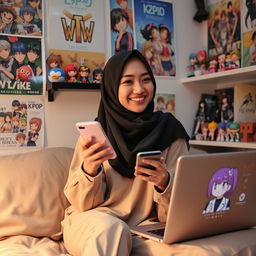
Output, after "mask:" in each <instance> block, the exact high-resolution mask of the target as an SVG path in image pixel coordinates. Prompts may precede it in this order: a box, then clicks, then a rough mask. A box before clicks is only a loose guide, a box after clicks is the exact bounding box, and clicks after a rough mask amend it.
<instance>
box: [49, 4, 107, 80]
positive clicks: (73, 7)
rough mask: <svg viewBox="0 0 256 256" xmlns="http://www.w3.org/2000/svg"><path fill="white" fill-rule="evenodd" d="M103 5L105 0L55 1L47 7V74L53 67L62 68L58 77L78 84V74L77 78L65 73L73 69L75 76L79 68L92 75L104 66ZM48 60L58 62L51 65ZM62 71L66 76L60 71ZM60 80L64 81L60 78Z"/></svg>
mask: <svg viewBox="0 0 256 256" xmlns="http://www.w3.org/2000/svg"><path fill="white" fill-rule="evenodd" d="M104 6H105V1H104V0H86V1H73V0H54V1H51V2H50V3H49V6H47V13H51V15H50V16H49V19H48V20H47V23H48V24H47V28H48V31H49V37H48V38H47V39H49V40H48V49H49V54H48V56H47V61H46V63H47V68H48V74H51V73H52V72H51V71H54V70H52V69H53V68H57V69H62V72H61V73H62V75H61V76H65V75H67V77H66V78H67V80H66V81H68V82H70V81H72V82H77V81H78V76H77V75H76V77H69V75H68V73H69V72H68V70H70V69H71V68H73V67H74V71H75V73H76V74H78V73H79V70H81V69H82V70H88V71H89V73H90V75H91V76H92V73H93V71H94V70H95V69H100V68H102V67H103V66H104V63H105V22H104V21H105V19H104V18H103V17H104V15H105V13H104V11H105V9H104ZM53 24H54V25H53ZM49 57H50V59H58V61H54V62H52V61H51V60H50V59H49ZM52 64H54V65H52ZM55 64H56V65H55ZM71 64H72V67H71ZM65 70H66V71H67V72H65V73H66V74H65V73H64V72H63V71H65ZM48 78H49V75H48ZM60 79H65V78H64V77H60ZM50 81H51V80H50ZM56 82H59V81H56ZM89 82H92V81H91V80H90V81H89Z"/></svg>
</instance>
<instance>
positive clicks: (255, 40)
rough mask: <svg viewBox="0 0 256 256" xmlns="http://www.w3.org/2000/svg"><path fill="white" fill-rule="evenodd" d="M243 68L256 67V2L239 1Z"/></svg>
mask: <svg viewBox="0 0 256 256" xmlns="http://www.w3.org/2000/svg"><path fill="white" fill-rule="evenodd" d="M241 30H242V39H243V44H242V45H243V51H242V53H243V55H242V65H243V67H247V66H253V65H256V1H255V0H241Z"/></svg>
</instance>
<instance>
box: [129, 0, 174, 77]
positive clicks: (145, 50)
mask: <svg viewBox="0 0 256 256" xmlns="http://www.w3.org/2000/svg"><path fill="white" fill-rule="evenodd" d="M134 18H135V34H136V48H137V49H138V50H139V51H141V53H142V54H143V55H144V56H145V57H146V58H147V60H148V63H149V64H150V66H151V68H152V71H153V73H154V75H156V76H175V75H176V64H175V38H174V36H175V35H174V24H173V23H174V21H173V20H174V19H173V4H172V3H171V2H162V1H156V0H136V1H134Z"/></svg>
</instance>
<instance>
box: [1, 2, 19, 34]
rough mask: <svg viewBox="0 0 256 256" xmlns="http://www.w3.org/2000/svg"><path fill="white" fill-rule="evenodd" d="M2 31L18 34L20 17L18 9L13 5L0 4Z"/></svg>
mask: <svg viewBox="0 0 256 256" xmlns="http://www.w3.org/2000/svg"><path fill="white" fill-rule="evenodd" d="M0 17H1V24H0V32H1V33H5V34H16V33H17V31H18V29H17V22H16V19H17V17H18V15H17V13H16V11H15V9H14V8H12V7H11V6H7V5H3V4H0Z"/></svg>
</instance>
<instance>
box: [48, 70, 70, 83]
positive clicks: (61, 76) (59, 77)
mask: <svg viewBox="0 0 256 256" xmlns="http://www.w3.org/2000/svg"><path fill="white" fill-rule="evenodd" d="M47 77H48V80H49V81H50V82H51V83H53V82H57V83H60V82H64V81H65V79H66V76H65V72H64V71H63V70H62V69H61V68H53V69H51V70H49V72H48V75H47Z"/></svg>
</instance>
